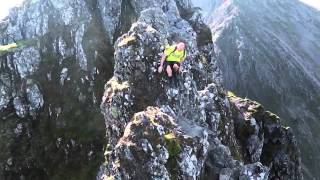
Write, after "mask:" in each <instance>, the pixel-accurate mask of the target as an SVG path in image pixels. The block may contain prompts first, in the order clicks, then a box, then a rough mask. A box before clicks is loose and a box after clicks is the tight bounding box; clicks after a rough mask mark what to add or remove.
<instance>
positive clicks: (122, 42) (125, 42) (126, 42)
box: [118, 36, 137, 47]
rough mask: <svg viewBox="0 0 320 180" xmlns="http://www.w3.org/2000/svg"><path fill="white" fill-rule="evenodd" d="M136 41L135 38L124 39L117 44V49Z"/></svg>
mask: <svg viewBox="0 0 320 180" xmlns="http://www.w3.org/2000/svg"><path fill="white" fill-rule="evenodd" d="M136 40H137V38H136V37H135V36H129V37H125V38H123V39H122V40H121V41H120V42H119V44H118V47H122V46H124V45H130V44H132V43H134V42H136Z"/></svg>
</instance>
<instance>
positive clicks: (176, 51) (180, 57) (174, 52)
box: [158, 42, 187, 79]
mask: <svg viewBox="0 0 320 180" xmlns="http://www.w3.org/2000/svg"><path fill="white" fill-rule="evenodd" d="M186 56H187V52H186V45H185V44H184V43H183V42H180V43H178V44H176V45H172V46H168V47H166V49H165V51H164V53H163V55H162V58H161V62H160V66H159V68H158V72H159V73H161V72H162V71H163V69H165V70H166V72H167V75H168V77H169V78H170V79H171V77H172V76H174V75H175V73H180V72H182V68H181V64H182V62H183V61H184V60H185V58H186Z"/></svg>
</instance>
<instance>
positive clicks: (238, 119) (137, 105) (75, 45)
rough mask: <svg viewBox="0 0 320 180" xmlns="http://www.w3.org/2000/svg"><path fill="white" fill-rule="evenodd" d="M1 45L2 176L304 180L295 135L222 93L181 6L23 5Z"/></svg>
mask: <svg viewBox="0 0 320 180" xmlns="http://www.w3.org/2000/svg"><path fill="white" fill-rule="evenodd" d="M178 41H185V42H186V43H187V47H188V59H187V61H186V62H185V63H184V65H183V66H184V71H183V72H182V73H181V74H180V75H179V76H178V82H177V83H176V84H173V83H170V82H169V80H168V79H167V78H166V77H165V76H164V75H163V74H159V73H157V66H158V62H159V60H160V57H161V52H162V51H163V50H164V46H165V45H166V44H168V43H170V44H172V43H174V42H178ZM0 42H1V46H0V61H1V62H0V119H1V121H0V148H1V151H0V168H1V169H0V179H35V180H37V179H39V180H42V179H59V180H60V179H93V178H94V177H96V176H97V177H96V178H98V179H105V178H115V179H130V178H131V179H132V178H133V179H159V178H162V179H175V178H177V179H197V178H198V179H199V178H202V179H223V178H227V179H228V178H229V179H231V178H233V179H239V178H240V179H249V178H258V177H260V179H268V178H269V179H274V178H284V179H301V178H302V174H301V162H300V153H299V149H298V148H297V143H296V141H295V138H294V135H293V133H292V130H291V129H290V128H288V127H285V126H283V125H281V122H280V119H279V118H278V117H277V116H276V115H274V114H272V113H270V112H268V111H265V110H264V108H263V107H262V105H260V104H259V103H257V102H253V101H250V100H248V99H241V98H238V97H236V96H235V95H233V94H232V93H227V92H226V91H225V90H224V88H223V86H222V85H221V79H222V74H221V72H220V70H219V68H218V67H217V59H216V56H215V53H214V48H213V43H212V36H211V33H210V29H209V28H208V26H206V25H205V23H204V22H203V20H202V17H201V14H200V13H199V12H198V9H197V8H195V7H193V6H192V3H191V1H189V0H166V1H156V0H147V1H145V0H117V1H110V0H92V1H91V0H27V1H25V3H24V4H23V6H22V7H20V8H15V9H13V10H12V11H11V13H10V15H9V17H8V18H6V19H5V20H4V21H3V22H1V23H0ZM106 82H107V84H106V85H105V83H106ZM104 85H105V91H104V89H103V86H104ZM100 104H101V105H100ZM99 105H100V106H99ZM99 107H100V108H99ZM105 133H106V137H105V135H104V134H105ZM103 150H105V153H103ZM104 158H105V159H104ZM99 166H100V170H99ZM98 171H99V172H98Z"/></svg>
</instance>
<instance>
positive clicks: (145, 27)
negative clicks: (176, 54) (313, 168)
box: [97, 1, 302, 179]
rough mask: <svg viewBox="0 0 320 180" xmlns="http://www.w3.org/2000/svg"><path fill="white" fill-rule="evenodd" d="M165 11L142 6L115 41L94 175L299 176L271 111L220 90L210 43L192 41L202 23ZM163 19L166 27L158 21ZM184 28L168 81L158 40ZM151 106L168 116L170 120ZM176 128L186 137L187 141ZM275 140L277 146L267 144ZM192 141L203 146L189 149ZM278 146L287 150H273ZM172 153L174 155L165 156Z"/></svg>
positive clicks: (291, 146) (294, 155)
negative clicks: (104, 140)
mask: <svg viewBox="0 0 320 180" xmlns="http://www.w3.org/2000/svg"><path fill="white" fill-rule="evenodd" d="M179 2H180V1H179ZM183 8H185V7H179V9H180V11H181V10H183ZM171 15H172V14H171ZM168 16H169V15H168V12H167V11H166V10H164V9H159V8H153V7H152V8H150V9H145V10H143V11H141V13H140V17H139V18H138V22H137V23H134V24H133V25H132V27H131V29H130V30H129V31H128V32H127V33H126V34H124V35H123V36H121V37H120V38H119V39H118V40H117V41H116V43H115V70H114V76H113V78H112V79H111V80H110V81H109V82H108V83H107V84H106V86H105V94H104V96H103V100H102V104H101V111H102V113H103V114H104V117H105V123H106V128H107V131H106V133H107V137H108V146H107V150H106V153H105V157H106V162H105V164H104V165H102V166H101V170H100V172H99V173H98V177H97V178H98V179H108V178H114V179H219V178H220V179H250V178H256V179H272V178H290V179H301V178H302V177H301V170H300V168H301V167H300V159H299V150H298V149H297V147H296V144H295V142H294V138H293V135H292V134H290V133H286V131H284V129H285V128H283V127H282V126H281V125H280V122H279V120H278V119H277V118H275V119H276V120H275V121H270V120H271V119H274V116H273V115H272V114H270V113H269V112H266V111H264V110H263V107H262V106H261V105H259V104H257V103H255V102H252V101H250V100H243V99H241V98H237V97H235V96H233V95H231V94H227V93H226V92H225V90H224V89H223V87H222V86H221V73H220V71H219V69H218V68H217V66H216V61H215V56H214V54H212V53H211V52H212V50H213V46H212V44H211V43H210V42H207V43H202V44H199V43H197V39H198V37H199V36H201V37H206V36H207V35H204V34H203V33H206V31H204V29H205V28H201V27H202V26H204V24H203V23H198V24H197V23H195V24H193V26H191V25H187V26H184V25H182V26H179V25H176V26H173V27H171V26H170V25H171V24H170V21H169V20H168V19H167V18H166V17H168ZM184 18H185V20H182V18H181V17H180V16H179V15H176V17H175V18H173V19H175V21H177V22H182V24H184V23H187V24H189V23H192V22H196V21H197V20H195V19H197V18H194V16H192V15H191V16H185V17H184ZM198 18H199V17H198ZM177 24H179V23H177ZM168 25H169V27H170V28H169V30H166V29H165V30H164V29H162V28H164V27H168ZM185 27H188V28H191V29H192V30H191V31H185V29H186V28H185ZM197 28H199V29H200V30H199V29H198V31H195V29H197ZM172 29H173V30H172ZM177 32H178V33H179V34H180V35H179V36H175V34H176V33H177ZM186 36H188V38H191V39H192V40H191V41H188V43H189V46H188V52H190V54H188V58H187V60H186V62H184V63H183V67H184V72H183V73H181V74H179V75H178V77H177V82H176V84H175V83H172V82H170V81H169V80H168V79H167V78H166V76H164V75H163V74H159V73H158V72H157V67H158V62H159V61H160V58H161V52H162V51H163V50H164V48H163V46H164V45H166V44H167V43H168V42H170V41H172V40H173V41H179V40H181V39H180V38H182V39H183V37H186ZM149 106H153V108H147V107H149ZM156 107H158V108H156ZM155 114H158V115H160V117H163V116H165V117H169V119H170V122H172V124H174V125H172V124H171V123H169V124H167V123H165V122H167V120H163V118H157V117H158V116H156V115H155ZM272 117H273V118H272ZM270 118H271V119H270ZM165 119H166V118H165ZM159 127H161V128H159ZM159 129H160V131H159ZM274 132H281V133H280V134H274ZM270 134H272V135H270ZM181 135H182V137H188V141H186V142H188V143H187V144H186V143H184V142H185V141H184V140H183V138H182V139H181ZM283 139H289V140H290V141H283ZM278 141H280V142H282V143H281V145H279V146H273V145H274V144H270V143H271V142H273V143H275V142H278ZM178 142H179V143H178ZM189 143H191V144H193V146H190V144H189ZM158 144H160V146H157V145H158ZM188 146H189V147H188ZM160 147H162V148H165V150H164V149H161V148H160ZM199 147H201V148H200V149H202V150H200V151H195V149H198V148H199ZM166 152H168V154H169V155H168V154H167V153H166ZM170 152H171V153H170ZM193 152H198V153H197V154H193ZM199 152H201V153H199ZM281 153H283V154H285V155H283V157H286V158H282V159H281V158H280V157H278V158H277V154H281ZM170 154H171V155H170ZM172 154H174V156H177V157H179V158H180V159H179V158H177V159H176V160H177V161H175V162H170V161H169V160H170V156H171V157H172V156H173V155H172ZM181 158H182V159H183V160H182V161H181ZM268 158H269V159H268ZM131 162H132V163H131ZM172 165H173V166H172ZM275 167H281V168H280V169H279V168H275ZM285 172H287V173H285Z"/></svg>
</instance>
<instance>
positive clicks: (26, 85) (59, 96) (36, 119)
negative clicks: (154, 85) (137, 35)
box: [0, 0, 121, 179]
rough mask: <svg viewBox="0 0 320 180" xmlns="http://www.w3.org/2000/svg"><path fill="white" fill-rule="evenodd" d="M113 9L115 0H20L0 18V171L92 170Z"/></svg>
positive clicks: (60, 175)
mask: <svg viewBox="0 0 320 180" xmlns="http://www.w3.org/2000/svg"><path fill="white" fill-rule="evenodd" d="M117 8H118V9H117ZM120 14H121V13H120V7H119V4H117V3H116V2H115V1H112V2H111V1H99V2H96V1H84V0H67V1H61V0H37V1H31V0H28V1H25V2H24V3H23V5H22V7H19V8H14V9H12V10H11V12H10V15H9V16H8V17H7V18H6V19H4V20H3V21H1V25H0V42H1V44H2V45H1V48H0V56H1V57H0V119H1V122H0V126H1V132H0V141H1V143H2V144H1V147H2V148H3V149H2V150H1V153H0V169H1V170H0V171H1V173H0V179H19V178H25V179H34V178H38V179H49V178H50V179H65V178H66V177H74V178H75V179H80V178H82V179H92V178H94V177H95V175H96V171H97V169H98V166H99V165H100V163H101V161H102V154H103V153H102V150H103V144H104V137H105V133H104V132H105V130H104V123H103V116H102V115H101V113H100V109H99V104H100V102H101V97H102V94H103V86H104V84H105V83H106V81H107V80H108V79H109V78H110V77H111V76H112V72H113V56H112V54H113V47H112V45H111V44H113V39H114V38H115V37H116V35H115V34H116V33H115V32H116V31H117V28H118V27H117V23H118V22H119V21H120ZM110 17H112V18H110ZM110 24H111V25H112V26H111V25H110ZM106 27H108V28H106Z"/></svg>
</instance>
